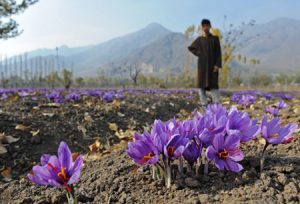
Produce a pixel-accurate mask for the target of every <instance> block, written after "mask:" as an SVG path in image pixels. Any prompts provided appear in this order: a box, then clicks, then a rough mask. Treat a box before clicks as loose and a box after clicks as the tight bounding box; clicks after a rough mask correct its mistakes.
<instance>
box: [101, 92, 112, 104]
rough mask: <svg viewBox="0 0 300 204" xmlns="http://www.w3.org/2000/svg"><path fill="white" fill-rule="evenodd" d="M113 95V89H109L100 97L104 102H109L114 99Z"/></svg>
mask: <svg viewBox="0 0 300 204" xmlns="http://www.w3.org/2000/svg"><path fill="white" fill-rule="evenodd" d="M114 96H115V92H114V91H110V92H107V93H105V94H104V95H103V97H102V99H103V100H104V101H105V102H106V103H110V102H112V101H113V100H114Z"/></svg>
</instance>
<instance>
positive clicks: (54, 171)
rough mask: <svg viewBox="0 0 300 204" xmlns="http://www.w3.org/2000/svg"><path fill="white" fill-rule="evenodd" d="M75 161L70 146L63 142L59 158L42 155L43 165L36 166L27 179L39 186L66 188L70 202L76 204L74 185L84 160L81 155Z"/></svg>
mask: <svg viewBox="0 0 300 204" xmlns="http://www.w3.org/2000/svg"><path fill="white" fill-rule="evenodd" d="M73 159H74V158H73V157H72V153H71V151H70V149H69V147H68V145H67V144H66V143H65V142H61V143H60V145H59V147H58V151H57V156H55V155H49V154H44V155H42V156H41V165H36V166H34V167H33V168H32V172H31V173H29V174H28V175H27V177H28V179H29V180H30V181H32V182H33V183H35V184H38V185H45V186H53V187H65V188H66V190H67V198H68V202H69V203H70V204H71V203H72V204H74V203H76V198H75V188H74V184H75V183H76V182H77V181H78V180H79V178H80V172H81V168H82V166H83V158H82V156H80V155H79V156H77V157H76V158H75V160H73Z"/></svg>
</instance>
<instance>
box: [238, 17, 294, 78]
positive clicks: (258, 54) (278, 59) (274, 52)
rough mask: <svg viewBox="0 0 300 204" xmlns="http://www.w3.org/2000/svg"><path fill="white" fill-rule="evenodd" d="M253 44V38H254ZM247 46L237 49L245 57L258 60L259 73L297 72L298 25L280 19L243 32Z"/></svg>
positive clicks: (292, 20)
mask: <svg viewBox="0 0 300 204" xmlns="http://www.w3.org/2000/svg"><path fill="white" fill-rule="evenodd" d="M257 35H258V37H256V38H255V40H252V37H253V36H257ZM242 39H243V40H245V41H247V40H248V41H249V43H247V42H246V43H245V44H246V45H247V46H245V47H243V48H242V49H240V52H241V53H243V54H245V55H246V56H251V57H255V58H258V59H260V62H261V63H260V65H258V66H257V69H259V71H263V72H268V73H278V72H287V73H288V72H289V73H291V72H295V71H297V72H300V57H299V56H300V46H299V43H300V21H299V20H295V19H289V18H279V19H276V20H273V21H270V22H268V23H266V24H258V25H255V26H253V27H249V28H248V29H246V30H245V32H244V36H243V38H242Z"/></svg>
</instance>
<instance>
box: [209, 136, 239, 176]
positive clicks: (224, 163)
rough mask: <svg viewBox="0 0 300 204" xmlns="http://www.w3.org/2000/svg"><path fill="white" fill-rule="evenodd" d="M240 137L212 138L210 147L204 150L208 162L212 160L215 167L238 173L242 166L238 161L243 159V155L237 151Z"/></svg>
mask: <svg viewBox="0 0 300 204" xmlns="http://www.w3.org/2000/svg"><path fill="white" fill-rule="evenodd" d="M239 145H240V137H239V136H238V135H227V136H224V135H222V134H218V135H216V136H215V137H214V139H213V142H212V145H211V146H209V147H208V148H207V150H206V156H207V158H208V160H213V161H214V162H215V165H216V167H217V168H218V169H219V170H221V171H223V170H224V169H226V170H228V171H233V172H240V171H241V170H243V166H242V165H241V164H239V163H237V162H238V161H241V160H243V159H244V154H243V152H242V151H241V150H239Z"/></svg>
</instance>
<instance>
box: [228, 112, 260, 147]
mask: <svg viewBox="0 0 300 204" xmlns="http://www.w3.org/2000/svg"><path fill="white" fill-rule="evenodd" d="M256 123H257V120H253V121H252V120H251V119H250V117H249V115H248V114H247V113H246V112H240V111H238V110H237V109H236V108H231V109H230V111H229V114H228V120H227V124H226V131H227V133H228V134H237V135H240V139H241V142H248V141H250V140H251V139H254V138H255V137H256V136H257V135H258V134H259V132H260V128H259V126H258V125H257V124H256Z"/></svg>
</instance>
